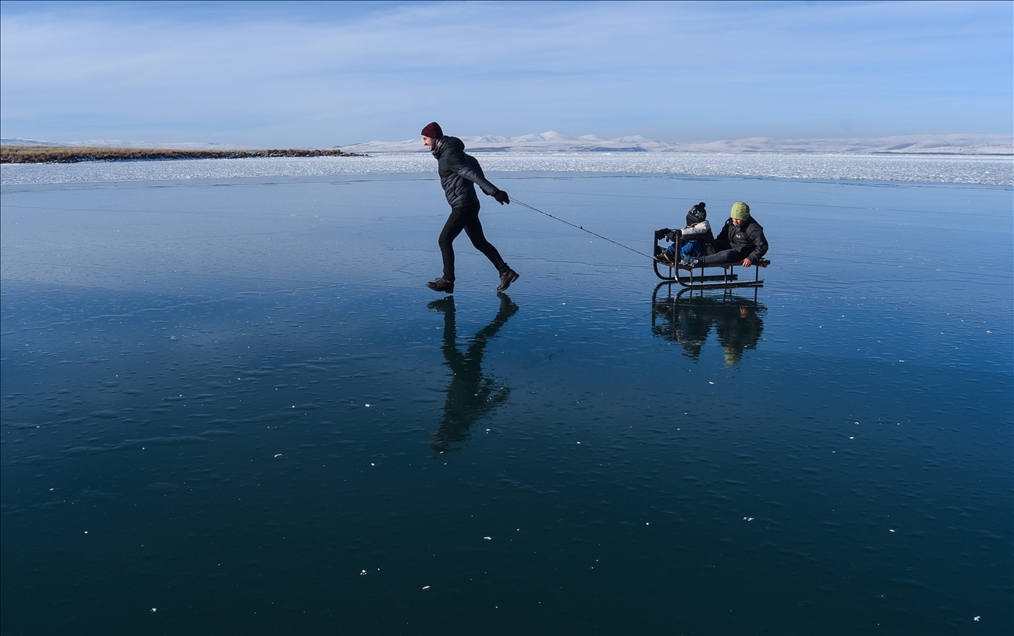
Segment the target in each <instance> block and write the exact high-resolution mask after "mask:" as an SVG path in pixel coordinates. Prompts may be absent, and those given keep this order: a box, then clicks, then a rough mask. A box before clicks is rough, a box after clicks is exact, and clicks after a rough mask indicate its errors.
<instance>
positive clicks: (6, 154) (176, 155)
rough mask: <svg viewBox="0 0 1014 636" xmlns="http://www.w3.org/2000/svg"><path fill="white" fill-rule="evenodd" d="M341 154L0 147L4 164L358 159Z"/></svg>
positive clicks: (285, 151)
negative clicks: (175, 160)
mask: <svg viewBox="0 0 1014 636" xmlns="http://www.w3.org/2000/svg"><path fill="white" fill-rule="evenodd" d="M358 156H361V155H355V154H352V153H347V152H342V151H341V150H338V149H337V148H336V149H333V150H299V149H289V150H169V149H165V148H87V147H76V146H0V163H78V162H80V161H153V160H160V159H161V160H164V159H238V158H243V157H358Z"/></svg>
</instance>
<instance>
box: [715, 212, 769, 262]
mask: <svg viewBox="0 0 1014 636" xmlns="http://www.w3.org/2000/svg"><path fill="white" fill-rule="evenodd" d="M716 240H718V241H728V242H729V246H730V247H731V248H732V249H734V250H737V251H739V253H740V254H746V258H749V259H750V260H751V261H756V260H757V259H759V258H760V257H762V256H764V255H765V254H767V252H768V240H767V239H766V238H764V228H762V227H761V224H760V223H758V222H757V221H754V220H753V217H750V218H749V219H747V220H746V221H744V222H743V225H740V226H739V227H736V226H735V225H734V224H733V222H732V219H728V220H726V222H725V225H724V226H722V231H721V232H719V233H718V237H717V239H716Z"/></svg>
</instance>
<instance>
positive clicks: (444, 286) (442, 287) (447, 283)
mask: <svg viewBox="0 0 1014 636" xmlns="http://www.w3.org/2000/svg"><path fill="white" fill-rule="evenodd" d="M426 286H427V287H429V288H430V289H432V290H433V291H435V292H444V293H445V294H451V293H454V281H452V280H446V279H444V278H442V277H441V278H438V279H436V280H434V281H430V282H428V283H426Z"/></svg>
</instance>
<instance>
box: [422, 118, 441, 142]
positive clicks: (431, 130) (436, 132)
mask: <svg viewBox="0 0 1014 636" xmlns="http://www.w3.org/2000/svg"><path fill="white" fill-rule="evenodd" d="M422 136H423V137H429V138H430V139H440V138H441V137H443V136H444V131H443V130H441V129H440V124H438V123H437V122H435V121H431V122H430V123H428V124H426V127H425V128H423V129H422Z"/></svg>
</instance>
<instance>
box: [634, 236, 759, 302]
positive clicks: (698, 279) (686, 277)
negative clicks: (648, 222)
mask: <svg viewBox="0 0 1014 636" xmlns="http://www.w3.org/2000/svg"><path fill="white" fill-rule="evenodd" d="M664 236H665V234H664V233H661V232H655V244H654V246H653V247H652V254H656V256H655V257H654V258H652V259H651V266H652V268H653V269H654V270H655V275H656V276H658V277H659V278H661V279H662V280H664V281H673V282H676V283H679V284H680V285H682V286H683V287H686V288H687V289H734V288H737V287H763V286H764V281H763V280H761V277H760V268H762V267H767V266H768V265H770V264H771V261H769V260H767V259H766V258H761V259H758V260H757V261H755V262H754V263H753V264H752V265H750V267H752V268H753V280H749V279H747V280H740V279H739V274H737V273H736V268H737V267H742V265H740V262H741V261H736V262H733V263H711V264H709V265H698V266H697V267H694V268H690V267H684V266H682V265H677V264H674V263H668V262H666V261H663V260H662V259H661V258H659V257H658V256H657V254H660V253H661V252H660V250H664V248H662V247H661V246H660V244H659V242H660V241H661V240H662V238H663V237H664ZM682 247H683V237H682V236H681V237H679V240H678V241H677V242H676V256H677V258H678V257H679V253H680V248H682ZM660 266H661V270H666V271H667V272H668V274H665V273H663V271H661V270H660V269H659V268H660ZM706 269H711V270H714V269H721V270H722V273H721V274H717V273H715V274H707V273H705V271H704V270H706ZM695 271H696V272H697V274H696V275H694V272H695Z"/></svg>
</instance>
